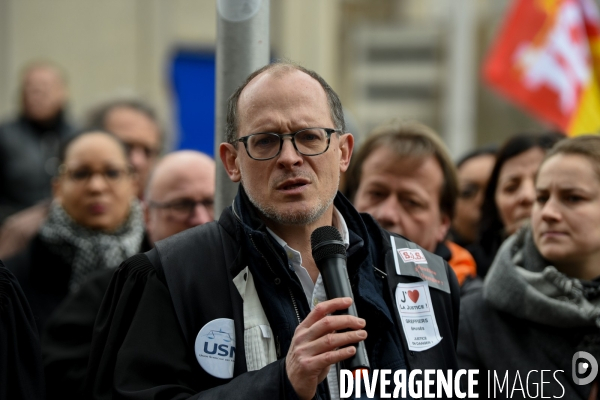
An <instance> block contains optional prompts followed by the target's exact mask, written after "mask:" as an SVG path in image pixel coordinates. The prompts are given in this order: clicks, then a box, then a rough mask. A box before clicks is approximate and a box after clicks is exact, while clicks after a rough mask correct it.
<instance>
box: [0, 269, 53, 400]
mask: <svg viewBox="0 0 600 400" xmlns="http://www.w3.org/2000/svg"><path fill="white" fill-rule="evenodd" d="M43 398H44V375H43V370H42V359H41V354H40V342H39V338H38V334H37V329H36V327H35V322H34V320H33V315H32V313H31V310H30V308H29V305H28V304H27V300H26V299H25V295H24V294H23V291H22V290H21V287H20V286H19V283H18V282H17V280H16V279H15V277H14V275H13V274H12V273H11V272H10V271H9V270H7V269H6V268H5V267H4V264H2V261H0V400H12V399H23V400H40V399H43Z"/></svg>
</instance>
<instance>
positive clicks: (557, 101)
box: [483, 0, 600, 135]
mask: <svg viewBox="0 0 600 400" xmlns="http://www.w3.org/2000/svg"><path fill="white" fill-rule="evenodd" d="M483 75H484V79H485V81H486V82H487V83H489V84H490V85H491V86H493V87H494V88H495V89H496V90H498V91H499V92H501V93H502V94H504V95H505V96H506V97H508V98H510V99H512V100H513V101H515V102H516V103H518V104H519V105H521V106H522V107H524V108H526V109H528V110H529V111H531V112H532V113H533V114H535V115H536V116H538V117H539V118H541V119H543V120H545V121H548V122H550V123H552V124H554V125H556V126H557V127H559V128H560V129H561V130H562V131H564V132H566V133H568V134H569V135H578V134H584V133H598V132H600V86H599V80H598V78H599V77H600V14H599V13H598V10H597V8H596V5H595V4H594V0H515V1H514V3H513V4H512V6H511V9H510V11H509V13H508V16H507V18H506V20H505V21H504V24H503V26H502V29H501V30H500V33H499V35H498V37H497V38H496V41H495V43H494V44H493V46H492V49H491V51H490V53H489V55H488V57H487V60H486V61H485V65H484V67H483Z"/></svg>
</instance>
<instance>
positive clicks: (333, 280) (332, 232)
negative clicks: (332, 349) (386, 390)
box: [310, 226, 370, 371]
mask: <svg viewBox="0 0 600 400" xmlns="http://www.w3.org/2000/svg"><path fill="white" fill-rule="evenodd" d="M310 245H311V249H312V256H313V259H314V260H315V263H316V264H317V268H318V269H319V271H320V272H321V277H322V278H323V284H324V286H325V292H326V293H327V298H328V299H334V298H336V297H350V298H352V304H351V305H350V307H349V308H348V309H346V310H339V311H337V312H335V314H336V315H352V316H355V317H358V314H357V312H356V305H355V304H354V296H353V295H352V288H351V287H350V279H348V271H346V246H345V245H344V242H343V240H342V236H341V235H340V232H339V231H338V230H337V229H336V228H334V227H333V226H322V227H320V228H317V229H315V230H314V231H313V233H312V234H311V235H310ZM354 346H355V347H356V353H355V354H354V355H353V356H352V357H350V358H348V359H347V360H344V361H342V366H343V368H345V369H349V370H351V371H356V370H361V369H367V370H368V369H370V365H369V359H368V357H367V350H366V349H365V343H364V342H363V341H360V342H358V343H357V344H356V345H354Z"/></svg>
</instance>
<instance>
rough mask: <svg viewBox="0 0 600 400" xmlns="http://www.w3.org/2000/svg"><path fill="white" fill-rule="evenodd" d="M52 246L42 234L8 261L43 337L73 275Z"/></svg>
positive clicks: (145, 245)
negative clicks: (41, 236)
mask: <svg viewBox="0 0 600 400" xmlns="http://www.w3.org/2000/svg"><path fill="white" fill-rule="evenodd" d="M147 243H148V242H147V241H146V240H144V241H143V242H142V245H141V248H140V251H146V250H148V249H149V248H150V246H149V245H148V244H147ZM50 246H51V245H49V244H47V243H46V242H44V241H43V240H42V239H41V238H40V236H39V234H38V235H36V236H35V237H34V238H33V239H32V240H31V242H30V243H29V245H28V246H27V248H26V249H25V250H24V251H22V252H21V253H19V254H17V255H16V256H14V257H11V258H9V259H8V260H6V267H7V268H8V269H9V270H11V271H12V272H13V273H14V274H15V276H16V277H17V279H18V280H19V283H20V284H21V287H22V288H23V292H24V293H25V296H26V297H27V300H28V301H29V305H30V306H31V310H32V312H33V315H34V317H35V320H36V324H37V327H38V330H39V332H40V333H41V332H42V330H43V329H44V327H45V325H46V321H47V320H48V317H49V316H50V315H51V314H52V312H53V311H54V310H55V309H56V307H58V305H59V304H60V303H61V302H62V301H63V300H64V299H65V298H66V297H67V295H68V294H69V282H70V279H71V273H72V267H71V264H70V263H68V262H67V261H65V259H64V258H63V257H61V256H60V255H58V254H57V253H56V252H54V251H52V249H51V248H50ZM112 271H113V270H111V272H110V273H112Z"/></svg>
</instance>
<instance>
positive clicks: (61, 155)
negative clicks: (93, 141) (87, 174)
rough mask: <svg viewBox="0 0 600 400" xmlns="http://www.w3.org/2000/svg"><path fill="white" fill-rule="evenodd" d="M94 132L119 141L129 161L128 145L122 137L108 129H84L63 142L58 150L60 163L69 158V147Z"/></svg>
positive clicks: (116, 141)
mask: <svg viewBox="0 0 600 400" xmlns="http://www.w3.org/2000/svg"><path fill="white" fill-rule="evenodd" d="M92 134H102V135H106V136H108V137H109V138H111V139H112V140H114V141H115V143H117V144H118V145H119V148H121V150H123V156H124V157H125V160H126V161H128V158H127V147H126V146H125V143H123V141H122V140H121V139H119V138H118V137H117V136H115V135H114V134H112V133H110V132H107V131H104V130H102V129H86V130H83V131H81V132H79V133H77V134H76V135H74V136H70V137H68V138H67V139H65V140H64V141H63V142H61V144H60V147H59V151H58V161H59V163H58V165H59V166H61V165H63V164H64V163H65V161H66V158H67V151H68V150H69V148H70V147H71V145H73V143H75V142H76V141H78V140H79V139H81V138H82V137H84V136H87V135H92ZM128 162H129V161H128ZM57 172H58V171H57Z"/></svg>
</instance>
